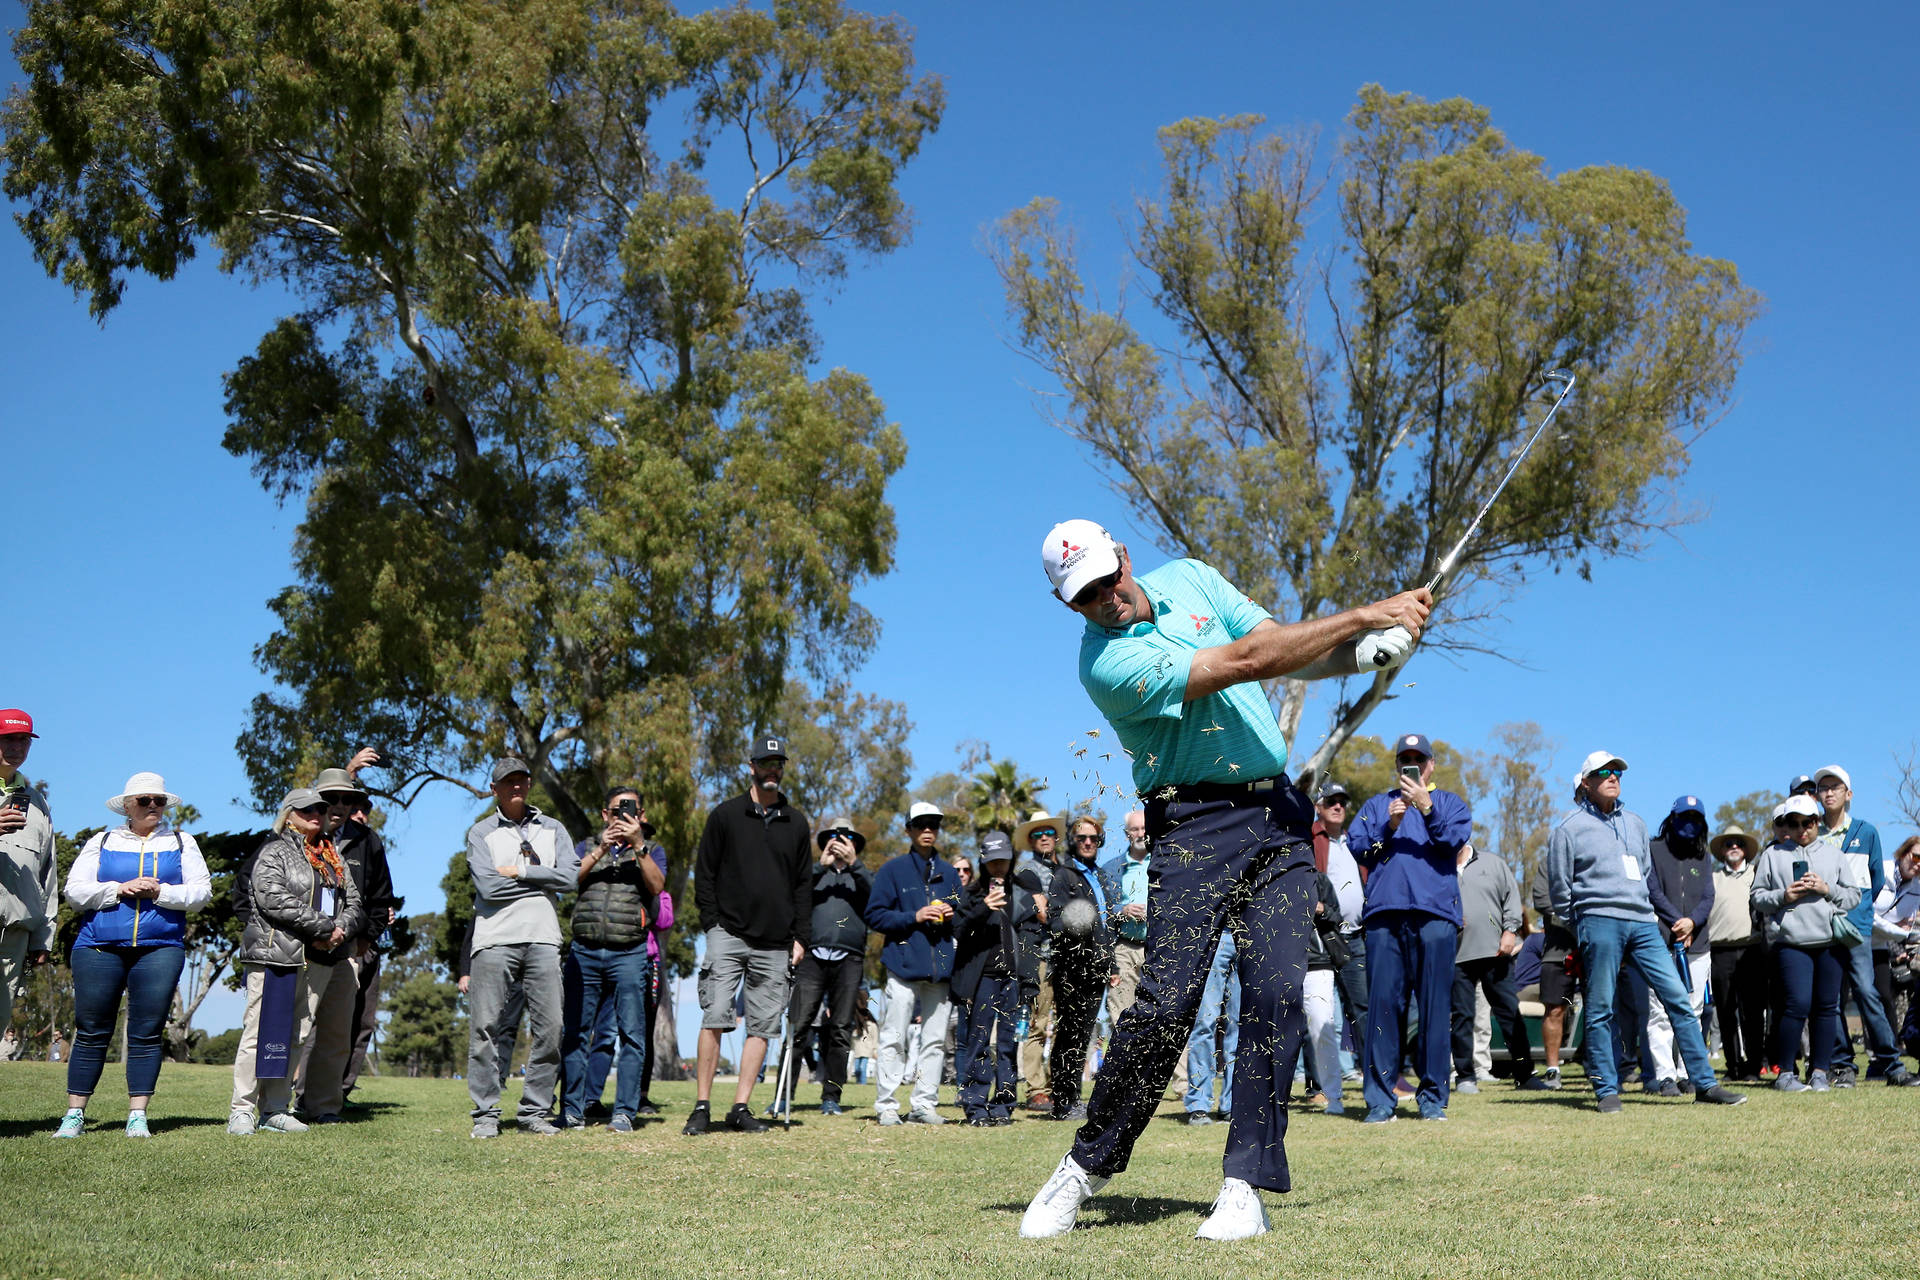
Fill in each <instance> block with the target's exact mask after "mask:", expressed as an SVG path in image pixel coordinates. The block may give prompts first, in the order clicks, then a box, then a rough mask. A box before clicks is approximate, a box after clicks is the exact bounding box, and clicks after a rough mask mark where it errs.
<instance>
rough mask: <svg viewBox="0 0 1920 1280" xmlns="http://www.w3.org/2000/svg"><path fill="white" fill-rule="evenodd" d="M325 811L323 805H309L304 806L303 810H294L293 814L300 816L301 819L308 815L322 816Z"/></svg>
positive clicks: (325, 807)
mask: <svg viewBox="0 0 1920 1280" xmlns="http://www.w3.org/2000/svg"><path fill="white" fill-rule="evenodd" d="M326 811H327V806H325V805H324V804H310V805H306V806H304V807H303V808H299V809H295V810H294V812H295V813H297V814H300V815H301V816H303V817H304V816H306V815H309V814H323V813H325V812H326Z"/></svg>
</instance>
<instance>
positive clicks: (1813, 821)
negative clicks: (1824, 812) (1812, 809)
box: [1780, 817, 1820, 831]
mask: <svg viewBox="0 0 1920 1280" xmlns="http://www.w3.org/2000/svg"><path fill="white" fill-rule="evenodd" d="M1780 825H1781V826H1783V827H1785V828H1786V829H1787V830H1789V831H1805V830H1806V829H1807V828H1808V827H1817V826H1819V825H1820V820H1819V819H1818V818H1808V817H1799V818H1782V819H1780Z"/></svg>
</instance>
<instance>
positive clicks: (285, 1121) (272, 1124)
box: [260, 1111, 307, 1133]
mask: <svg viewBox="0 0 1920 1280" xmlns="http://www.w3.org/2000/svg"><path fill="white" fill-rule="evenodd" d="M260 1127H261V1128H262V1129H264V1130H265V1131H266V1132H268V1133H305V1132H306V1131H307V1126H306V1125H304V1124H302V1123H301V1122H300V1121H299V1120H296V1119H294V1116H293V1113H292V1112H291V1111H276V1112H274V1113H273V1114H272V1115H270V1116H268V1117H267V1118H266V1119H264V1120H262V1121H261V1122H260Z"/></svg>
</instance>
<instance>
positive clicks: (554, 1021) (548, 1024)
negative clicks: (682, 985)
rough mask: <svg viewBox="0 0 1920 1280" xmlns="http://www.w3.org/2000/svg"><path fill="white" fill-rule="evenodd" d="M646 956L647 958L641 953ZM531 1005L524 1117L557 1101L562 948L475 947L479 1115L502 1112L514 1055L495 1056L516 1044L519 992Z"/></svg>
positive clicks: (474, 1068)
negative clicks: (512, 1015)
mask: <svg viewBox="0 0 1920 1280" xmlns="http://www.w3.org/2000/svg"><path fill="white" fill-rule="evenodd" d="M642 958H643V959H644V958H645V955H644V953H642ZM516 996H519V997H521V998H523V999H524V1000H525V1003H526V1008H527V1066H526V1076H525V1078H524V1079H523V1081H522V1082H521V1088H520V1111H519V1117H520V1119H521V1120H522V1121H525V1120H529V1119H532V1118H533V1117H535V1116H544V1115H546V1113H547V1111H548V1109H549V1108H551V1107H552V1106H553V1085H554V1077H555V1076H557V1075H558V1074H559V1069H560V1007H561V1002H562V999H563V995H562V982H561V978H560V948H559V947H557V946H554V945H553V944H552V943H546V942H520V943H510V944H507V945H503V946H494V947H486V948H483V949H481V950H479V951H476V952H474V953H473V968H472V970H471V973H470V977H469V981H468V983H467V1005H468V1008H469V1009H470V1010H471V1011H472V1013H471V1017H470V1020H469V1022H468V1027H467V1096H468V1097H469V1098H471V1099H472V1100H473V1118H474V1119H475V1120H483V1119H491V1120H498V1119H499V1118H500V1089H501V1085H502V1082H503V1081H504V1079H505V1077H506V1075H507V1073H508V1072H509V1071H510V1070H512V1066H513V1064H512V1060H511V1059H509V1060H507V1061H500V1060H498V1059H497V1058H496V1057H495V1054H496V1052H497V1045H498V1041H499V1040H500V1039H502V1038H503V1036H505V1037H506V1038H508V1043H509V1044H511V1039H510V1031H511V1027H512V1024H511V1023H509V1022H507V1014H508V1011H509V1010H510V1009H512V1007H513V1005H514V998H515V997H516Z"/></svg>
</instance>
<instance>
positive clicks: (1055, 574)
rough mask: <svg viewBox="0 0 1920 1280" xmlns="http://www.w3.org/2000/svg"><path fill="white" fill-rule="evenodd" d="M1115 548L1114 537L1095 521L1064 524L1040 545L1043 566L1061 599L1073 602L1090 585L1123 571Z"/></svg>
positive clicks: (1056, 526) (1063, 522)
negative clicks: (1096, 579) (1099, 579)
mask: <svg viewBox="0 0 1920 1280" xmlns="http://www.w3.org/2000/svg"><path fill="white" fill-rule="evenodd" d="M1115 546H1116V544H1115V543H1114V540H1113V535H1112V534H1110V533H1108V532H1107V531H1106V530H1105V529H1103V528H1101V527H1100V526H1099V525H1097V524H1095V523H1094V522H1093V521H1091V520H1062V521H1061V522H1060V523H1059V524H1057V525H1055V526H1053V528H1052V529H1050V530H1048V531H1047V540H1046V541H1045V542H1043V543H1042V544H1041V545H1040V566H1041V567H1042V568H1043V569H1045V570H1046V571H1047V581H1048V582H1050V583H1052V584H1053V589H1054V590H1055V591H1057V592H1059V593H1060V598H1061V599H1062V600H1068V601H1071V600H1072V599H1073V598H1074V597H1075V596H1077V595H1079V594H1080V592H1081V590H1082V589H1083V588H1084V587H1085V586H1086V585H1087V584H1088V583H1089V582H1092V581H1093V580H1094V579H1095V578H1104V577H1106V576H1107V575H1108V574H1110V573H1112V572H1113V571H1114V570H1115V569H1118V568H1119V567H1120V553H1119V552H1118V551H1117V550H1115Z"/></svg>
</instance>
